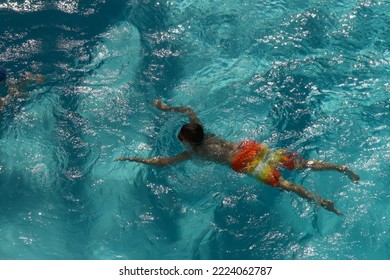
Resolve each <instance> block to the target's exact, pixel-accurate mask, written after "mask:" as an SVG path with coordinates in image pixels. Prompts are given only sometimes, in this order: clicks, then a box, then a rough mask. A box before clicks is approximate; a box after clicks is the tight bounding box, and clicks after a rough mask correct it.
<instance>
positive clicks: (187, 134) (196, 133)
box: [178, 123, 204, 145]
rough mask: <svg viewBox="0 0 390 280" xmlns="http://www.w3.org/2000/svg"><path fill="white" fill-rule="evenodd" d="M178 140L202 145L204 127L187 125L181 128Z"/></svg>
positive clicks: (195, 124) (192, 124) (193, 124)
mask: <svg viewBox="0 0 390 280" xmlns="http://www.w3.org/2000/svg"><path fill="white" fill-rule="evenodd" d="M178 138H179V140H180V141H186V142H188V143H190V144H191V145H200V144H202V142H203V139H204V130H203V127H202V126H201V125H200V124H197V123H187V124H185V125H183V126H182V127H181V129H180V132H179V135H178Z"/></svg>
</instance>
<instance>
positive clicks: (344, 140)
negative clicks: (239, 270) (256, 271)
mask: <svg viewBox="0 0 390 280" xmlns="http://www.w3.org/2000/svg"><path fill="white" fill-rule="evenodd" d="M4 2H5V3H2V4H0V16H1V18H2V19H4V20H3V22H4V24H3V25H2V26H1V27H0V36H1V41H0V50H1V51H0V66H1V67H2V68H5V69H7V72H8V74H9V75H13V76H15V77H16V76H20V75H22V73H23V72H25V71H32V72H37V73H43V74H45V76H46V83H45V84H44V85H42V86H41V85H40V86H37V87H30V88H29V91H30V93H31V96H30V97H28V98H27V99H26V100H16V101H14V103H12V104H10V106H8V107H7V108H6V109H5V110H4V112H3V113H2V115H1V116H0V122H1V128H0V155H1V156H0V191H1V196H0V219H1V222H0V259H389V257H390V253H389V252H390V233H389V231H390V218H389V213H390V207H389V205H390V203H389V202H390V190H389V187H390V175H389V174H390V164H389V163H390V152H389V151H390V144H389V135H390V133H389V132H390V129H389V123H390V113H389V112H390V110H389V108H390V100H389V92H390V75H389V64H390V48H389V45H390V44H389V39H388V38H390V31H389V26H390V19H389V16H388V15H389V14H390V7H389V4H388V2H386V1H369V0H356V1H353V0H344V1H304V2H302V1H296V0H294V1H267V0H266V1H261V2H259V1H249V0H248V1H219V0H217V1H203V0H201V1H188V0H187V1H168V2H164V3H162V2H158V1H125V0H117V1H104V0H94V1H76V0H64V1H45V2H43V1H17V2H14V1H4ZM108 2H109V3H108ZM159 97H162V98H163V99H164V100H166V101H167V102H168V103H169V104H172V105H189V106H191V107H192V108H193V109H194V110H195V111H196V112H198V114H199V117H200V118H201V119H202V121H203V122H204V124H205V125H206V129H207V130H208V131H212V132H214V133H215V134H217V135H219V136H221V137H224V138H226V139H228V140H230V141H240V140H241V139H244V138H249V139H256V140H258V141H263V142H265V143H267V144H268V145H271V146H274V147H283V148H287V149H290V150H294V151H297V152H299V153H301V154H302V155H303V156H304V157H307V158H311V157H312V158H317V159H321V160H324V161H330V162H335V163H343V164H347V165H349V166H350V167H351V168H353V169H354V170H355V171H356V172H357V173H359V175H360V177H361V182H360V183H359V184H358V185H354V184H353V183H351V182H350V181H349V180H348V179H347V178H345V177H344V176H341V175H340V174H338V173H334V172H311V171H304V172H298V171H293V172H286V173H283V175H284V176H285V177H286V178H287V179H289V180H292V181H294V182H297V183H299V184H302V185H304V186H305V187H307V188H308V189H309V190H311V191H312V192H314V193H318V194H320V195H322V196H323V197H325V198H328V199H332V200H334V202H335V204H336V206H337V207H338V208H339V209H340V210H341V211H342V212H343V213H344V216H342V217H338V216H336V215H334V214H332V213H329V212H327V211H325V210H323V209H319V208H318V207H316V206H314V205H312V204H310V203H307V202H306V201H304V200H303V199H301V198H299V197H298V196H296V195H293V194H290V193H285V192H280V191H278V190H276V189H272V188H270V187H268V186H266V185H262V184H260V183H258V182H256V181H255V180H253V179H251V178H249V177H245V176H242V175H240V174H237V173H234V172H233V171H231V170H229V169H228V168H226V167H223V166H218V165H215V164H213V163H208V162H201V161H192V162H185V163H181V164H178V165H175V166H172V167H169V168H165V169H158V168H152V167H149V166H144V165H140V164H136V163H118V162H114V159H115V158H117V157H119V156H122V155H126V156H131V155H137V156H142V157H149V156H156V155H163V156H169V155H174V154H176V153H178V152H180V151H181V150H182V146H181V145H180V143H178V141H177V140H176V134H177V131H178V130H179V128H180V126H181V125H182V124H184V122H185V121H186V119H185V118H184V117H183V116H182V115H179V114H174V113H164V112H160V111H158V110H157V109H155V108H154V107H153V106H152V105H151V101H152V100H154V99H156V98H159Z"/></svg>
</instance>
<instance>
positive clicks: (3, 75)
mask: <svg viewBox="0 0 390 280" xmlns="http://www.w3.org/2000/svg"><path fill="white" fill-rule="evenodd" d="M5 80H7V71H5V70H4V69H3V68H0V82H2V81H5Z"/></svg>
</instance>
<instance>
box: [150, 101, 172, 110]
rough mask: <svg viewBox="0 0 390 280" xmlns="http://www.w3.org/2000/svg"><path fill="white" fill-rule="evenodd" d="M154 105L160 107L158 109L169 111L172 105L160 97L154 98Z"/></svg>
mask: <svg viewBox="0 0 390 280" xmlns="http://www.w3.org/2000/svg"><path fill="white" fill-rule="evenodd" d="M153 105H154V106H155V107H156V108H158V109H160V110H163V111H167V110H169V109H170V107H169V106H168V105H167V104H165V103H164V102H163V101H161V100H160V99H156V100H154V101H153Z"/></svg>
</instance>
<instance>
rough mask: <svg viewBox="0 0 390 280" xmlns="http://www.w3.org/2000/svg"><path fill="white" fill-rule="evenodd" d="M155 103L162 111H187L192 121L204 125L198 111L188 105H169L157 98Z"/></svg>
mask: <svg viewBox="0 0 390 280" xmlns="http://www.w3.org/2000/svg"><path fill="white" fill-rule="evenodd" d="M153 105H154V106H156V108H158V109H160V110H162V111H173V112H179V113H185V114H187V116H188V118H189V119H190V122H191V123H198V124H200V125H202V122H201V121H200V120H199V118H198V116H197V115H196V113H195V112H194V111H193V110H192V109H191V108H190V107H187V106H178V107H172V106H168V105H167V104H165V103H164V102H162V101H161V100H159V99H157V100H155V101H154V102H153Z"/></svg>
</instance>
